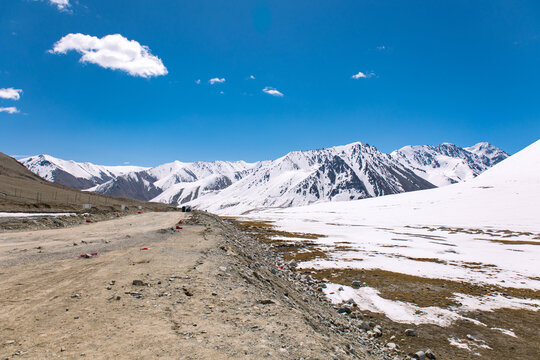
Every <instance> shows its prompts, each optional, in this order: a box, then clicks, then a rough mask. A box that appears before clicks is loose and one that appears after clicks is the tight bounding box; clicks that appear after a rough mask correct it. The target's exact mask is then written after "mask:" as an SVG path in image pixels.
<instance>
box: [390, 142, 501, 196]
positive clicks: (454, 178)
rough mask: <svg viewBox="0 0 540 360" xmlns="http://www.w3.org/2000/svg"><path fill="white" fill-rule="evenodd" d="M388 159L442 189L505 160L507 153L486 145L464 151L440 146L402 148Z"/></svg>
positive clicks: (453, 147) (450, 145)
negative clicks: (393, 160)
mask: <svg viewBox="0 0 540 360" xmlns="http://www.w3.org/2000/svg"><path fill="white" fill-rule="evenodd" d="M391 156H392V157H394V158H395V159H396V160H397V161H399V162H401V163H402V164H403V165H404V166H407V167H409V168H410V169H411V170H412V171H414V173H415V174H417V175H418V176H420V177H422V178H424V179H426V180H427V181H429V182H431V183H432V184H434V185H437V186H445V185H449V184H454V183H458V182H461V181H465V180H470V179H472V178H474V177H476V176H477V175H479V174H481V173H482V172H484V171H485V170H487V169H488V168H490V167H491V166H493V165H495V164H497V163H498V162H500V161H502V160H504V159H506V158H507V157H508V154H507V153H505V152H504V151H502V150H501V149H499V148H496V147H495V146H493V145H490V144H488V143H478V144H476V145H474V146H471V147H468V148H460V147H459V146H456V145H453V144H448V143H444V144H441V145H438V146H429V145H418V146H405V147H403V148H401V149H399V150H396V151H394V152H392V153H391Z"/></svg>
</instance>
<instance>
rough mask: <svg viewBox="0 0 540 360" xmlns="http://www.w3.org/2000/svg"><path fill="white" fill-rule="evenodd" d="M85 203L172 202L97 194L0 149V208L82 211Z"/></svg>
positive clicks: (152, 206) (115, 206) (151, 206)
mask: <svg viewBox="0 0 540 360" xmlns="http://www.w3.org/2000/svg"><path fill="white" fill-rule="evenodd" d="M82 204H92V207H93V208H94V209H95V208H97V209H100V210H112V211H117V210H120V208H121V205H126V206H127V207H128V208H129V207H131V208H134V207H137V206H142V207H143V209H145V210H158V209H163V210H165V209H172V207H171V206H169V205H165V204H159V203H149V202H144V201H139V200H134V199H128V198H120V197H112V196H105V195H98V194H94V193H91V192H84V191H80V190H76V189H72V188H69V187H67V186H63V185H59V184H54V183H52V182H49V181H47V180H44V179H42V178H40V177H39V176H37V175H36V174H34V173H33V172H31V171H30V170H28V169H27V168H26V167H24V166H23V165H22V164H20V163H19V162H18V161H17V160H15V159H13V158H12V157H10V156H8V155H6V154H3V153H1V152H0V211H40V212H47V211H79V210H82Z"/></svg>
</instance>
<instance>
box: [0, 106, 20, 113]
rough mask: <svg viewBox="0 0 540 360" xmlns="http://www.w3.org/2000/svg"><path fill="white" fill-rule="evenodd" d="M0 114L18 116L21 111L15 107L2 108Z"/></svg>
mask: <svg viewBox="0 0 540 360" xmlns="http://www.w3.org/2000/svg"><path fill="white" fill-rule="evenodd" d="M0 112H6V113H8V114H17V113H18V112H19V110H18V109H17V108H16V107H14V106H10V107H0Z"/></svg>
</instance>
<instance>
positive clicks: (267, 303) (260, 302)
mask: <svg viewBox="0 0 540 360" xmlns="http://www.w3.org/2000/svg"><path fill="white" fill-rule="evenodd" d="M259 304H262V305H269V304H275V302H274V301H273V300H270V299H264V300H259Z"/></svg>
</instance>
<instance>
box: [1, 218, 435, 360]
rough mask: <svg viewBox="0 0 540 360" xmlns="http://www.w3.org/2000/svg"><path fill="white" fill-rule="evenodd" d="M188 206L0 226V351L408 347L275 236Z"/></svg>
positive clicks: (258, 352) (141, 353)
mask: <svg viewBox="0 0 540 360" xmlns="http://www.w3.org/2000/svg"><path fill="white" fill-rule="evenodd" d="M185 215H186V214H182V213H171V212H168V213H147V214H140V215H131V216H126V217H121V218H118V219H114V220H109V221H102V222H98V223H86V224H84V225H81V226H75V227H71V228H62V229H51V230H37V231H16V232H15V231H10V232H5V233H3V234H0V276H1V278H2V279H3V281H2V282H0V359H17V358H22V359H25V358H27V359H43V358H48V359H52V358H64V359H72V358H91V359H102V358H103V359H113V358H114V359H117V358H129V359H134V358H135V359H138V358H141V359H143V358H181V359H206V358H214V359H229V358H245V359H259V358H271V359H332V358H334V359H395V358H405V357H408V355H407V354H404V353H402V352H400V351H399V349H393V348H392V346H391V345H389V344H386V343H385V344H382V343H380V342H379V341H378V340H377V337H378V336H380V335H381V333H384V331H385V329H384V328H381V327H380V326H377V324H375V323H374V322H373V321H369V320H368V319H358V318H352V317H351V316H350V314H349V315H345V314H348V313H349V311H351V312H352V311H354V309H355V305H354V304H348V305H347V306H341V307H335V306H331V305H329V304H328V303H327V301H326V299H325V298H324V296H323V295H322V294H321V292H320V291H319V290H318V288H320V287H321V286H323V285H322V284H320V283H318V281H317V280H315V279H314V278H312V277H310V276H307V275H302V274H299V273H296V272H294V271H293V270H292V269H291V267H294V264H293V263H290V262H285V261H283V260H282V258H281V257H280V256H278V255H276V253H274V252H273V251H272V250H270V245H268V244H265V243H263V242H261V241H259V240H258V239H256V238H252V237H250V236H248V235H247V234H246V233H245V232H242V231H241V230H239V229H238V227H236V226H234V225H233V224H232V223H230V222H228V221H224V220H222V219H220V218H219V217H216V216H213V215H210V214H206V213H199V212H195V213H191V214H189V215H188V216H189V218H184V216H185ZM179 220H182V221H184V220H185V223H183V224H178V221H179ZM177 224H178V225H177ZM176 226H179V227H181V229H176ZM75 244H76V245H75ZM81 255H82V256H81ZM419 350H420V349H419ZM421 350H424V351H423V352H422V351H420V352H418V353H417V354H416V355H414V356H415V357H416V358H420V359H424V358H434V356H433V354H432V353H431V352H430V351H425V350H427V349H421ZM412 355H413V354H411V356H412Z"/></svg>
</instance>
